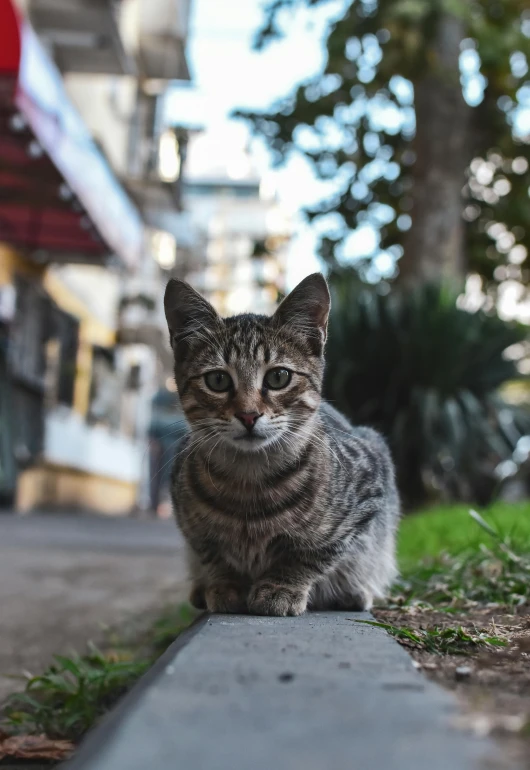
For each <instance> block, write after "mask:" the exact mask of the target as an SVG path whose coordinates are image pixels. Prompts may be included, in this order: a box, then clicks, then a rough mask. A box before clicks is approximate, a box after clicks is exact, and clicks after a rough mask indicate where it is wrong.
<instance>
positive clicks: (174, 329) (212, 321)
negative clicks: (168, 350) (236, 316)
mask: <svg viewBox="0 0 530 770" xmlns="http://www.w3.org/2000/svg"><path fill="white" fill-rule="evenodd" d="M164 310H165V313H166V321H167V325H168V328H169V340H170V342H171V346H172V347H173V348H174V347H175V345H176V343H178V342H180V341H184V340H185V339H187V338H189V337H192V336H193V332H194V331H200V330H201V328H202V329H204V327H206V328H212V327H213V326H217V325H218V324H219V323H221V318H220V316H219V315H217V313H216V311H215V310H214V308H213V307H212V306H211V305H210V303H209V302H207V301H206V300H205V299H204V297H201V295H200V294H199V292H197V291H195V289H193V288H192V287H191V286H190V285H189V283H186V282H185V281H180V280H178V279H176V278H172V279H171V280H170V281H169V283H168V285H167V286H166V293H165V294H164Z"/></svg>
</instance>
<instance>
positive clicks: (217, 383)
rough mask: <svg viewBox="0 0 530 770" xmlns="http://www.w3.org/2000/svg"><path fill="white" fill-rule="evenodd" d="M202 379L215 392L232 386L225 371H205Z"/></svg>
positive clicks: (223, 390)
mask: <svg viewBox="0 0 530 770" xmlns="http://www.w3.org/2000/svg"><path fill="white" fill-rule="evenodd" d="M204 381H205V383H206V384H207V385H208V387H209V388H210V390H214V391H215V392H216V393H225V392H226V391H227V390H230V388H231V387H232V378H231V377H230V375H229V374H227V373H226V372H221V371H217V372H207V373H206V374H205V375H204Z"/></svg>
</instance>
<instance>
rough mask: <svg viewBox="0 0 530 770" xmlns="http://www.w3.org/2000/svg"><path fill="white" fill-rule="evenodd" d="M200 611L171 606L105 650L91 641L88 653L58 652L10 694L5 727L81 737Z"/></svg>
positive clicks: (112, 640) (115, 639)
mask: <svg viewBox="0 0 530 770" xmlns="http://www.w3.org/2000/svg"><path fill="white" fill-rule="evenodd" d="M196 616H197V613H196V612H195V611H194V610H193V609H192V608H191V607H190V606H189V605H180V606H178V607H172V608H169V609H168V610H166V611H165V612H163V613H162V614H161V615H160V616H159V617H158V619H157V620H156V621H155V623H154V624H153V625H152V626H151V627H150V628H149V629H147V630H146V631H144V632H142V633H141V634H140V635H139V636H137V637H136V638H134V639H128V640H125V639H123V638H121V637H120V636H119V635H116V634H113V635H112V636H110V637H109V642H110V643H111V647H110V648H109V649H106V650H105V651H101V650H99V649H97V648H96V647H95V646H94V645H93V644H90V643H89V645H88V650H87V652H86V654H84V655H71V656H69V657H66V656H60V655H56V656H55V658H54V662H53V663H52V665H51V666H49V667H48V668H47V669H46V670H45V671H44V673H42V674H40V675H39V676H31V677H28V678H27V681H26V685H25V688H24V690H23V691H22V692H19V693H15V694H14V695H12V696H11V697H10V698H9V699H8V701H7V704H6V705H5V706H4V708H3V715H2V716H3V719H2V721H1V723H0V727H1V728H2V729H4V730H5V731H6V732H8V733H23V734H40V733H44V734H46V735H47V736H48V737H50V738H58V739H61V738H67V739H70V740H73V741H77V740H79V739H80V738H81V736H82V735H83V734H84V733H85V732H86V731H87V730H88V729H89V728H90V727H92V725H93V724H94V723H95V722H97V721H98V719H100V717H101V716H102V715H103V714H104V713H105V712H106V711H108V709H109V708H110V707H111V706H112V705H113V704H114V703H115V702H116V701H117V700H118V699H119V698H120V697H121V696H122V695H123V694H124V693H125V692H126V691H127V690H129V689H130V687H131V686H132V685H133V684H134V683H135V682H136V680H137V679H138V678H139V677H140V676H142V674H143V673H145V671H147V669H148V668H149V667H150V666H151V665H152V664H153V663H154V662H155V660H156V659H157V658H158V657H159V656H160V655H161V654H162V653H163V652H164V650H165V649H167V647H168V646H169V645H170V644H171V643H172V642H173V641H174V639H175V638H176V637H177V636H178V635H179V634H180V633H181V632H182V631H183V630H184V629H185V628H186V627H187V626H189V625H190V623H191V622H192V621H193V620H194V619H195V617H196Z"/></svg>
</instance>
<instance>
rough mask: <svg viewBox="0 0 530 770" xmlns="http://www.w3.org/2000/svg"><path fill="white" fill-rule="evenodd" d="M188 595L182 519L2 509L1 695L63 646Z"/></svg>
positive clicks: (81, 645) (81, 643)
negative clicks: (4, 511)
mask: <svg viewBox="0 0 530 770" xmlns="http://www.w3.org/2000/svg"><path fill="white" fill-rule="evenodd" d="M185 596H186V585H185V566H184V559H183V551H182V541H181V539H180V538H179V535H178V533H177V530H176V527H175V524H174V522H173V521H159V520H149V521H147V520H145V521H142V520H136V519H110V518H106V517H96V516H80V515H73V514H72V515H68V514H46V515H44V514H43V515H38V516H37V515H35V516H23V517H20V516H14V515H12V514H0V622H1V631H0V701H1V700H3V698H4V697H5V696H6V695H7V694H9V692H11V691H13V690H16V689H19V687H20V683H19V682H17V681H16V680H14V679H13V678H12V677H14V676H18V675H20V674H21V672H23V671H29V672H31V673H37V672H40V671H41V670H42V668H43V667H44V666H45V665H46V664H47V663H49V662H50V660H51V658H52V656H53V654H54V653H68V652H70V651H72V650H77V651H83V650H84V649H85V645H86V643H87V641H88V640H93V641H95V642H96V643H97V641H98V639H101V637H102V636H103V634H104V629H105V628H108V627H109V626H112V627H113V628H114V627H119V626H120V624H125V623H126V622H127V621H128V620H130V619H132V618H137V617H141V616H142V615H147V614H154V613H155V612H156V610H157V608H158V607H161V606H164V605H167V604H168V603H170V602H179V601H182V600H183V599H184V598H185Z"/></svg>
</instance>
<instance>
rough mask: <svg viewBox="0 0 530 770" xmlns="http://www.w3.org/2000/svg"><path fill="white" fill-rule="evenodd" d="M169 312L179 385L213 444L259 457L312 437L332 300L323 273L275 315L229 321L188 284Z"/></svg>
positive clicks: (176, 285) (178, 290) (188, 410)
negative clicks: (276, 447) (308, 433)
mask: <svg viewBox="0 0 530 770" xmlns="http://www.w3.org/2000/svg"><path fill="white" fill-rule="evenodd" d="M164 307H165V312H166V318H167V323H168V326H169V335H170V342H171V346H172V348H173V354H174V357H175V380H176V383H177V387H178V391H179V395H180V400H181V403H182V408H183V410H184V413H185V415H186V417H187V419H188V422H189V423H190V425H191V427H192V429H194V430H197V431H201V432H202V434H203V435H204V437H205V438H208V439H211V441H212V445H213V443H215V442H216V441H219V444H220V445H223V444H230V445H231V446H233V447H236V448H237V449H239V450H241V451H256V450H259V449H263V448H265V447H266V446H269V445H272V444H274V443H283V442H288V441H289V440H290V439H289V437H290V436H291V437H292V436H293V434H298V433H300V432H303V431H304V430H307V429H308V427H309V426H310V423H311V420H312V418H313V417H314V414H315V412H316V410H317V409H318V405H319V403H320V392H321V387H322V376H323V372H324V343H325V340H326V330H327V320H328V315H329V307H330V298H329V291H328V287H327V285H326V281H325V280H324V278H323V276H322V275H321V274H320V273H315V274H314V275H310V276H309V277H308V278H305V279H304V280H303V281H302V282H301V283H300V284H299V285H298V286H297V287H296V289H294V290H293V291H292V292H291V294H289V296H288V297H286V299H284V300H283V302H282V303H281V304H280V305H279V306H278V308H277V310H276V312H275V313H274V315H273V316H271V317H268V316H261V315H251V314H246V315H239V316H234V317H233V318H224V319H223V318H221V317H220V316H219V315H218V314H217V313H216V311H215V310H214V308H213V307H212V306H211V305H210V304H209V303H208V302H207V301H206V300H205V299H204V298H203V297H201V296H200V294H198V293H197V292H196V291H195V290H194V289H192V288H191V286H189V285H188V284H187V283H184V281H177V280H171V281H170V282H169V283H168V285H167V288H166V294H165V298H164Z"/></svg>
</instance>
